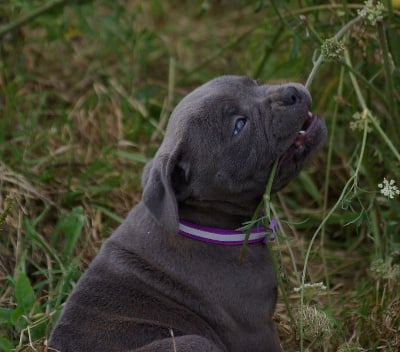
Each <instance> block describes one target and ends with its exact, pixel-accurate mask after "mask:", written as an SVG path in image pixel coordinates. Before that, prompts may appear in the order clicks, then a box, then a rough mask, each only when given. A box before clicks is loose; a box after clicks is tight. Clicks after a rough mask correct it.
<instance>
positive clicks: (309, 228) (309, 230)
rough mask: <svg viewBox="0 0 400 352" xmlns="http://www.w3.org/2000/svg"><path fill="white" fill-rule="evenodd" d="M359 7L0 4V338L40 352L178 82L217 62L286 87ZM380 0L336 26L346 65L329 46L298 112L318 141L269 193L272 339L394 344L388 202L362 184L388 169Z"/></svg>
mask: <svg viewBox="0 0 400 352" xmlns="http://www.w3.org/2000/svg"><path fill="white" fill-rule="evenodd" d="M54 4H57V5H58V6H54ZM363 6H364V4H363V3H361V2H347V1H325V2H324V1H306V0H299V1H279V2H278V1H268V0H257V1H256V0H235V1H224V0H220V1H212V0H209V1H175V0H168V1H162V0H149V1H138V0H118V1H114V2H111V1H106V0H99V1H96V2H91V1H66V0H56V1H54V2H51V1H43V0H34V1H26V0H11V1H9V2H6V3H4V2H1V3H0V34H1V38H0V55H1V56H0V350H1V351H9V350H11V349H13V348H16V349H17V350H19V351H22V350H37V351H41V350H42V348H43V346H44V344H45V339H46V338H47V337H48V334H49V331H50V329H51V327H52V324H53V323H54V321H55V320H56V318H57V316H58V314H59V311H60V309H61V308H62V303H63V302H64V301H65V299H66V297H67V296H68V294H69V292H70V291H71V289H72V288H73V286H74V284H75V283H76V281H77V279H78V278H79V276H80V274H81V273H82V271H83V270H84V269H85V268H86V267H87V265H88V263H89V262H90V260H91V258H92V257H93V256H94V255H95V253H96V252H97V250H98V248H99V247H100V245H101V243H102V241H103V240H104V239H105V238H106V237H107V236H108V235H109V234H110V232H111V231H112V229H113V228H115V227H116V226H117V225H118V223H119V222H120V221H121V220H122V219H123V218H124V216H125V215H126V213H127V212H128V211H129V209H130V208H131V207H132V206H133V205H134V204H135V203H137V202H138V201H139V200H140V182H139V181H140V173H141V169H142V167H143V165H144V163H145V162H146V160H147V159H148V158H150V157H151V156H152V155H153V154H154V152H155V150H156V149H157V146H158V145H159V143H160V141H161V139H162V135H163V130H164V128H165V125H166V122H167V120H168V116H169V113H170V112H171V110H172V109H173V107H174V105H175V104H176V103H177V102H178V101H179V100H180V99H181V98H182V97H183V96H184V95H185V94H187V93H188V92H189V91H190V90H191V89H193V88H194V87H196V86H198V85H200V84H202V83H204V82H205V81H207V80H209V79H211V78H213V77H215V76H218V75H222V74H231V73H234V74H244V75H249V76H252V77H254V78H257V79H259V80H261V81H263V82H264V81H268V82H271V83H280V82H287V81H298V82H303V83H304V82H305V81H306V80H307V78H308V76H309V73H310V71H311V69H312V67H313V64H314V62H315V61H316V58H317V57H318V55H319V53H320V47H321V44H322V43H323V42H324V40H325V39H327V38H331V37H332V36H333V35H334V34H335V33H336V32H337V31H338V30H340V29H341V28H342V27H343V26H344V25H345V23H347V22H348V21H350V20H352V19H354V18H356V17H357V16H358V12H357V10H360V9H361V8H362V7H363ZM384 6H385V10H384V11H383V15H382V18H379V20H378V22H377V23H374V24H371V23H370V22H369V21H367V20H364V21H360V22H358V23H357V24H355V25H354V26H353V27H351V28H350V29H349V31H348V32H347V33H346V35H345V37H344V38H343V43H344V48H345V52H346V53H348V54H347V56H348V60H346V55H345V54H344V52H340V55H339V56H338V57H337V58H335V59H334V60H333V61H331V62H325V63H323V64H322V66H321V67H320V68H319V70H318V71H317V73H316V76H315V78H314V81H313V82H312V84H311V86H310V91H311V93H312V95H313V101H314V102H313V111H314V112H318V114H320V115H322V116H324V118H325V119H326V122H327V125H328V128H329V133H330V140H329V143H328V144H327V146H326V147H325V149H324V150H322V151H321V152H320V153H319V154H318V156H317V157H316V158H315V159H314V160H313V161H312V162H311V163H310V164H309V165H308V167H307V168H306V169H305V170H304V171H303V172H302V173H301V175H300V176H299V177H298V178H297V179H296V180H295V181H293V182H292V183H291V184H290V185H289V186H288V187H287V188H286V189H285V190H284V191H282V192H280V193H279V194H277V195H274V196H273V205H274V208H273V209H274V211H275V213H276V214H277V216H278V217H279V219H280V222H281V234H280V237H279V244H277V245H276V247H275V249H274V251H275V254H276V257H277V259H278V262H279V276H280V279H281V285H280V288H281V294H280V301H279V302H278V307H277V312H276V321H277V323H278V324H279V325H278V326H279V333H280V336H281V339H282V344H283V346H284V348H285V350H287V351H296V350H305V349H306V348H308V349H309V350H310V351H314V350H315V351H320V350H325V351H336V350H340V351H380V350H385V351H399V350H400V337H399V336H400V330H399V329H400V313H399V312H400V296H399V280H400V266H399V265H400V235H399V233H400V226H399V215H398V214H399V212H400V204H399V200H398V197H397V195H396V192H395V193H394V198H393V199H390V198H388V197H385V196H384V195H383V194H381V193H380V189H379V187H378V184H381V183H382V182H383V179H384V177H385V178H387V179H388V180H391V179H393V180H394V182H400V179H399V174H400V173H399V166H400V158H399V156H398V150H399V135H400V129H399V125H400V114H399V80H400V35H399V33H400V31H399V27H400V16H399V6H400V5H399V2H398V1H386V2H384ZM43 7H45V8H44V11H43V13H41V14H39V13H36V14H35V12H36V11H37V10H38V9H39V10H40V9H43ZM29 14H34V15H33V16H31V17H29V18H27V20H26V21H25V22H24V23H23V24H21V23H18V21H19V20H20V19H23V18H24V17H25V16H27V15H29ZM8 27H10V28H12V30H5V29H7V28H8ZM349 60H350V61H349ZM350 73H352V74H353V75H354V76H353V79H352V78H351V76H350ZM355 80H356V81H357V82H358V88H357V84H355V83H354V81H355ZM360 95H361V97H362V99H361V100H360ZM362 100H364V101H365V105H364V106H363V105H362V104H361V102H362ZM357 113H358V114H357ZM354 117H356V118H357V117H358V119H354ZM357 121H358V122H357ZM355 122H356V124H354V123H355ZM374 122H375V123H374ZM351 123H353V124H352V125H351ZM350 125H351V126H353V129H352V128H350ZM354 127H357V128H355V129H354ZM396 153H397V154H396ZM392 186H393V187H394V186H395V185H392ZM394 191H395V189H394ZM327 215H329V216H327ZM310 243H311V244H312V246H310ZM308 249H309V251H308V252H307V250H308ZM307 253H308V254H309V255H307ZM306 258H307V259H306ZM305 266H307V268H306V270H305V273H306V276H305V279H306V282H307V283H311V284H316V283H319V282H322V283H323V285H315V286H312V287H309V286H308V287H307V288H306V289H305V288H304V285H303V290H302V291H300V292H302V293H301V294H300V293H299V291H298V290H295V289H296V288H297V287H300V286H301V283H302V281H301V276H302V270H303V269H304V267H305ZM323 286H326V288H325V289H324V287H323Z"/></svg>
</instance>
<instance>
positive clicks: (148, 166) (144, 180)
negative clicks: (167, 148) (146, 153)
mask: <svg viewBox="0 0 400 352" xmlns="http://www.w3.org/2000/svg"><path fill="white" fill-rule="evenodd" d="M153 160H154V159H150V160H149V161H148V162H147V163H146V165H145V166H144V168H143V172H142V177H141V180H140V181H141V182H140V183H141V184H142V188H143V189H144V188H145V187H146V184H147V180H148V179H149V177H150V171H151V168H152V167H153Z"/></svg>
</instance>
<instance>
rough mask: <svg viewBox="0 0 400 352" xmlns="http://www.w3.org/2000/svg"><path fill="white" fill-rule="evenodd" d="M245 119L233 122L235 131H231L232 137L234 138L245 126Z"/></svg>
mask: <svg viewBox="0 0 400 352" xmlns="http://www.w3.org/2000/svg"><path fill="white" fill-rule="evenodd" d="M246 122H247V119H245V118H240V119H237V120H236V122H235V129H234V130H233V135H234V136H236V135H237V134H238V133H239V132H240V131H241V130H242V129H243V127H244V126H245V125H246Z"/></svg>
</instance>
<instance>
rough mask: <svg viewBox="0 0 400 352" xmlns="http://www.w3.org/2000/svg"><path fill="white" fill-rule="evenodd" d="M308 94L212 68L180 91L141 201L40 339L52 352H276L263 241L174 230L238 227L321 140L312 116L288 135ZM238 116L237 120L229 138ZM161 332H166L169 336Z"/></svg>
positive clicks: (303, 112)
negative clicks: (198, 236)
mask: <svg viewBox="0 0 400 352" xmlns="http://www.w3.org/2000/svg"><path fill="white" fill-rule="evenodd" d="M310 104H311V98H310V95H309V93H308V91H307V90H306V89H305V88H304V87H303V86H301V85H299V84H295V83H290V84H286V85H279V86H270V85H258V84H257V83H255V82H254V81H253V80H251V79H249V78H247V77H239V76H223V77H219V78H216V79H214V80H212V81H210V82H208V83H206V84H204V85H203V86H201V87H199V88H197V89H196V90H194V91H193V92H192V93H190V94H189V95H187V96H186V97H185V98H184V99H183V100H182V101H181V102H180V103H179V104H178V106H177V107H176V108H175V110H174V112H173V113H172V116H171V119H170V121H169V125H168V128H167V131H166V135H165V138H164V140H163V142H162V144H161V146H160V148H159V150H158V152H157V153H156V155H155V157H154V159H153V160H152V161H151V162H149V164H148V165H147V166H146V167H145V169H144V172H143V177H142V185H143V188H144V191H143V199H142V201H141V202H140V203H139V204H138V205H136V206H135V207H134V208H133V210H132V211H131V212H130V214H129V215H128V217H127V218H126V220H125V221H124V222H123V223H122V224H121V225H120V226H119V227H118V228H117V229H116V231H115V232H114V233H113V234H112V236H111V237H110V238H109V239H108V240H107V241H105V243H104V244H103V246H102V248H101V250H100V252H99V254H98V255H97V257H96V258H95V259H94V260H93V262H92V263H91V265H90V267H89V269H88V270H87V271H86V272H85V273H84V275H83V276H82V278H81V279H80V280H79V282H78V284H77V286H76V288H75V289H74V290H73V292H72V294H71V296H70V297H69V299H68V301H67V303H66V305H65V308H64V311H63V313H62V316H61V318H60V320H59V321H58V323H57V325H56V327H55V328H54V330H53V332H52V335H51V338H50V343H49V345H50V346H51V347H53V348H57V349H59V350H60V351H62V352H72V351H74V352H79V351H97V352H101V351H107V352H111V351H136V352H139V351H141V352H161V351H174V346H175V347H176V350H177V351H178V352H189V351H193V352H200V351H202V352H206V351H210V352H222V351H227V352H228V351H229V352H235V351H237V352H244V351H252V352H258V351H260V352H261V351H263V352H267V351H271V352H274V351H280V343H279V338H278V336H277V333H276V330H275V326H274V322H273V320H272V315H273V312H274V308H275V302H276V295H277V281H276V277H275V274H274V272H273V268H272V263H271V259H270V257H269V253H268V249H267V247H266V246H265V245H263V244H254V245H250V246H249V247H248V248H247V251H246V257H245V261H244V263H243V264H242V265H240V264H239V252H240V246H220V245H214V244H207V243H203V242H200V241H196V240H192V239H189V238H186V237H182V236H179V235H178V234H177V229H178V220H179V218H183V219H185V220H188V221H190V222H193V223H197V224H202V225H206V226H215V227H219V228H233V229H235V228H238V227H240V226H241V224H242V222H243V221H247V220H249V218H250V217H251V215H252V213H253V212H254V210H255V208H256V206H257V204H258V203H259V201H260V199H261V198H262V195H263V192H264V189H265V185H266V183H267V179H268V176H269V173H270V170H271V167H272V165H273V163H274V161H275V160H276V159H277V158H280V159H281V161H280V164H279V167H278V170H277V175H276V178H275V181H274V185H273V190H274V191H277V190H279V189H281V188H282V187H283V186H285V185H286V184H287V183H288V182H289V181H290V180H291V179H292V178H293V177H295V176H296V175H297V173H298V172H299V171H300V169H301V168H302V166H303V165H304V162H305V161H306V160H307V159H308V158H309V157H310V155H311V154H312V153H314V152H315V151H316V150H317V149H319V148H320V147H321V145H322V144H323V142H324V140H325V137H326V128H325V125H324V124H323V122H322V121H321V120H320V119H319V118H318V119H317V120H316V123H315V124H314V126H313V127H312V128H310V131H308V132H307V138H306V139H305V141H304V143H303V144H301V145H299V146H295V145H294V144H293V142H294V141H295V139H296V136H297V135H298V132H299V130H300V129H301V128H302V126H303V124H304V122H305V120H306V117H307V112H308V110H309V108H310ZM239 116H244V117H246V118H247V123H246V125H245V127H244V128H243V129H242V131H241V132H240V133H238V134H237V135H233V130H234V126H235V121H236V119H237V118H238V117H239ZM171 331H172V332H173V334H174V336H175V337H174V338H172V337H171Z"/></svg>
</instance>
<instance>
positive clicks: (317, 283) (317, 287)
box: [293, 282, 326, 292]
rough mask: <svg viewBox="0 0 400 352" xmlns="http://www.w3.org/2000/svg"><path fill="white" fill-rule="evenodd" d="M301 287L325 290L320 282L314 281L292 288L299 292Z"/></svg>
mask: <svg viewBox="0 0 400 352" xmlns="http://www.w3.org/2000/svg"><path fill="white" fill-rule="evenodd" d="M302 287H303V288H304V290H305V291H306V290H310V291H311V290H313V289H315V290H316V291H318V290H321V291H326V286H325V285H324V284H323V283H322V282H316V283H314V284H308V283H305V284H304V286H300V287H295V288H294V289H293V291H294V292H300V291H301V289H302Z"/></svg>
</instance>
